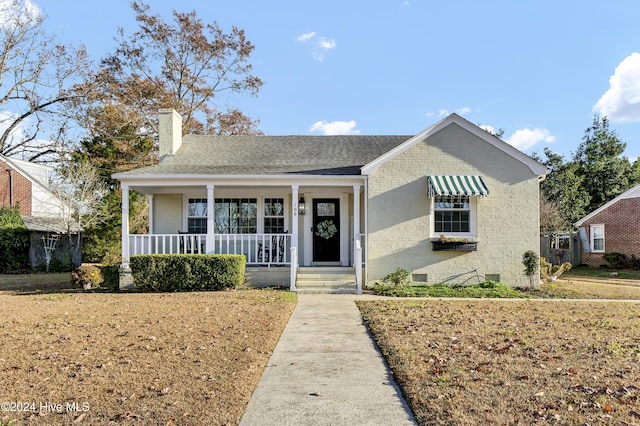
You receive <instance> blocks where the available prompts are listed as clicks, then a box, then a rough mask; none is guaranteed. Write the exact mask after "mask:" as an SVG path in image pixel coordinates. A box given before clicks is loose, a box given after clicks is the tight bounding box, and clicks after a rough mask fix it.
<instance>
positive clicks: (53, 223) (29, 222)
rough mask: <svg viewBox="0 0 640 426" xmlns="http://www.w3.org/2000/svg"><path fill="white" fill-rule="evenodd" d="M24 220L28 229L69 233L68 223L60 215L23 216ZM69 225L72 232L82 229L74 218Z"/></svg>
mask: <svg viewBox="0 0 640 426" xmlns="http://www.w3.org/2000/svg"><path fill="white" fill-rule="evenodd" d="M22 222H24V226H25V227H26V228H27V230H28V231H31V232H47V233H49V232H50V233H54V234H66V233H67V223H66V222H65V221H64V220H63V219H62V218H59V217H43V216H22ZM68 225H69V228H70V229H69V230H70V231H71V232H74V233H75V232H78V231H82V230H81V229H80V227H79V226H78V223H77V222H76V221H75V220H72V221H71V222H70V223H69V224H68Z"/></svg>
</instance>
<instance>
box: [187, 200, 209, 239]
mask: <svg viewBox="0 0 640 426" xmlns="http://www.w3.org/2000/svg"><path fill="white" fill-rule="evenodd" d="M192 200H193V201H194V202H199V201H204V205H205V211H204V215H203V216H195V215H194V216H190V215H189V205H190V204H191V201H192ZM196 200H197V201H196ZM206 205H207V198H206V197H204V198H203V197H187V207H186V228H185V229H186V230H187V231H186V232H189V219H204V220H205V221H206V219H207V209H206ZM206 228H207V226H206V224H205V232H204V234H206V233H207V231H206ZM199 234H201V235H202V234H203V233H200V232H199Z"/></svg>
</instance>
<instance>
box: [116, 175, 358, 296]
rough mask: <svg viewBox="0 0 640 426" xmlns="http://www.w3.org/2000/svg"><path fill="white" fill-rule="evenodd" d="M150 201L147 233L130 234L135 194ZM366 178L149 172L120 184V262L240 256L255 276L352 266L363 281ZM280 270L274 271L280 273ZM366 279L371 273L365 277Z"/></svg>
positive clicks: (292, 286) (292, 283)
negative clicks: (161, 175)
mask: <svg viewBox="0 0 640 426" xmlns="http://www.w3.org/2000/svg"><path fill="white" fill-rule="evenodd" d="M130 191H137V192H140V193H143V194H146V195H147V196H148V198H149V232H148V234H130V233H129V205H128V204H129V192H130ZM365 191H366V182H365V181H364V180H363V179H362V178H358V177H353V176H349V177H345V176H335V177H326V176H323V177H304V178H303V179H297V180H296V182H293V183H292V182H291V179H290V178H289V179H283V178H282V177H268V176H259V177H251V178H247V177H244V178H242V179H240V178H238V179H228V178H217V179H216V178H209V179H194V177H187V176H182V177H174V178H173V179H171V180H170V181H167V180H163V179H154V180H153V181H151V180H150V179H149V176H146V177H144V178H140V179H136V177H131V178H129V179H126V180H123V181H122V193H123V197H122V262H123V268H127V267H128V262H129V259H130V257H131V256H135V255H139V254H177V253H181V254H241V255H244V256H245V258H246V261H247V266H248V268H247V269H248V270H250V271H251V273H253V274H255V273H256V271H260V269H263V270H265V271H267V270H272V271H273V273H272V272H269V273H268V274H263V275H265V276H266V277H268V276H276V275H277V276H278V281H279V282H282V276H283V273H286V272H288V284H289V288H290V289H291V290H295V289H296V287H295V283H296V277H297V272H298V268H299V267H300V266H308V267H315V266H341V267H353V268H354V270H355V274H356V281H357V285H358V291H361V289H362V285H363V268H364V265H365V262H364V258H365V257H364V256H365V253H364V252H363V246H364V244H363V243H364V234H365V232H364V230H365V225H366V224H365V221H364V218H365V217H366V215H365V214H364V212H365V211H366V196H365ZM276 270H277V271H278V272H277V273H275V271H276ZM365 276H366V275H365Z"/></svg>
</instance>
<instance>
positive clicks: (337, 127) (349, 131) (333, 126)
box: [309, 120, 360, 135]
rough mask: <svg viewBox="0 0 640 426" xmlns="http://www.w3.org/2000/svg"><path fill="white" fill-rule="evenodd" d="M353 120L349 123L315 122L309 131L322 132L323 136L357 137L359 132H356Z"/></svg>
mask: <svg viewBox="0 0 640 426" xmlns="http://www.w3.org/2000/svg"><path fill="white" fill-rule="evenodd" d="M355 127H356V122H355V120H350V121H331V122H329V121H324V120H322V121H316V122H315V123H313V125H312V126H311V128H310V129H309V131H311V132H322V134H323V135H357V134H359V133H360V130H356V129H355Z"/></svg>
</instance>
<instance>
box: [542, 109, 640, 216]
mask: <svg viewBox="0 0 640 426" xmlns="http://www.w3.org/2000/svg"><path fill="white" fill-rule="evenodd" d="M625 148H626V144H625V143H624V142H623V141H621V140H620V138H619V137H618V135H617V134H616V133H615V131H613V130H611V129H610V128H609V120H608V119H607V118H606V117H602V118H601V117H598V116H596V117H594V119H593V123H592V125H591V126H590V127H589V128H587V130H586V131H585V135H584V137H583V141H582V143H581V144H580V145H579V146H578V149H577V150H576V152H575V153H574V155H573V158H572V159H571V161H568V162H565V159H564V158H563V157H562V156H561V155H558V154H555V153H553V152H552V151H551V150H549V149H548V148H545V150H544V154H545V156H546V159H541V158H539V157H538V156H537V155H534V158H535V159H536V160H538V161H540V162H541V163H543V164H545V165H546V166H547V167H549V168H550V169H551V172H550V173H549V175H548V176H547V178H546V179H545V180H544V181H543V182H542V184H541V189H542V193H543V195H544V198H545V200H546V201H548V202H550V203H552V204H556V206H557V208H558V209H559V210H560V213H561V215H562V218H563V219H564V221H565V222H566V223H567V224H568V225H571V224H573V223H575V222H576V221H578V220H579V219H580V218H582V217H584V216H585V215H587V214H588V213H590V212H592V211H594V210H596V209H597V208H599V207H600V206H602V205H603V204H605V203H607V202H608V201H610V200H612V199H613V198H615V197H617V196H618V195H620V194H621V193H622V192H624V191H626V190H627V189H629V188H631V187H632V186H633V185H635V184H636V183H638V182H640V163H639V162H638V161H636V162H635V164H632V163H631V162H630V161H629V159H628V158H627V157H625V156H623V153H624V150H625ZM546 201H545V202H546ZM542 203H543V202H542V201H541V205H543V206H544V204H542ZM547 207H548V205H547Z"/></svg>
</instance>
